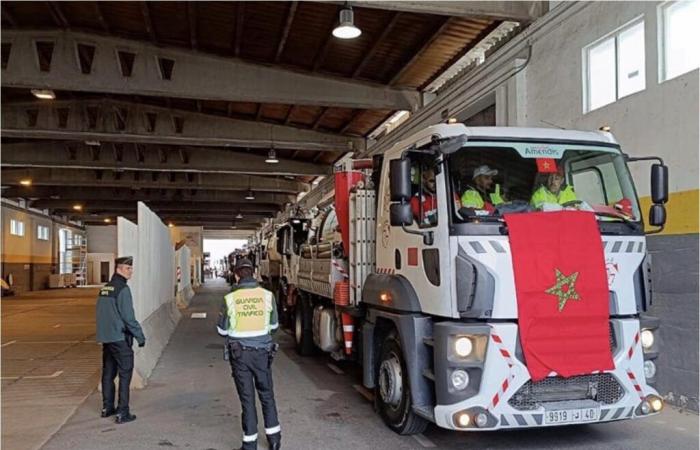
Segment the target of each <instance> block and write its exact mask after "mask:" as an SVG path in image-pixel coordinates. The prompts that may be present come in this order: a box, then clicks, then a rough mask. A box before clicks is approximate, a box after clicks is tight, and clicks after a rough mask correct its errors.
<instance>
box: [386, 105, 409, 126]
mask: <svg viewBox="0 0 700 450" xmlns="http://www.w3.org/2000/svg"><path fill="white" fill-rule="evenodd" d="M407 115H408V111H406V110H405V109H404V110H401V111H398V112H396V113H395V114H394V115H393V116H391V117H390V118H389V120H388V121H387V122H388V123H390V124H392V125H393V124H395V123H396V122H398V121H399V120H401V119H403V118H404V117H405V116H407Z"/></svg>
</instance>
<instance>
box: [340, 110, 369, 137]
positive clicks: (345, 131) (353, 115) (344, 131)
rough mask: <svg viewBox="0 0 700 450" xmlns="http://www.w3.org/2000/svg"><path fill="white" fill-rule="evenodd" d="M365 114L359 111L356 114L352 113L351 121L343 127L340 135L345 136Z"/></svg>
mask: <svg viewBox="0 0 700 450" xmlns="http://www.w3.org/2000/svg"><path fill="white" fill-rule="evenodd" d="M364 113H365V111H364V110H362V109H358V110H356V111H355V112H353V113H352V116H350V120H348V121H347V122H346V123H345V125H343V128H341V129H340V131H339V133H340V134H345V133H347V131H348V130H349V129H350V127H352V126H353V125H354V124H355V121H357V119H359V118H360V117H362V115H363V114H364Z"/></svg>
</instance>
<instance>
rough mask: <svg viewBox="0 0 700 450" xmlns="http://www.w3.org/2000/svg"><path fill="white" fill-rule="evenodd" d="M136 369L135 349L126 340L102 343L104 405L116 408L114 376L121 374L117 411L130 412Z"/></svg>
mask: <svg viewBox="0 0 700 450" xmlns="http://www.w3.org/2000/svg"><path fill="white" fill-rule="evenodd" d="M133 371H134V350H132V348H131V346H129V345H128V344H127V343H126V341H118V342H110V343H108V344H102V407H103V408H104V409H114V395H115V392H114V391H115V389H114V378H116V376H117V374H119V405H118V406H117V413H128V412H129V385H130V384H131V375H132V373H133Z"/></svg>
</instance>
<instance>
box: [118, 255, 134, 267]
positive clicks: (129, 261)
mask: <svg viewBox="0 0 700 450" xmlns="http://www.w3.org/2000/svg"><path fill="white" fill-rule="evenodd" d="M114 263H115V264H116V265H119V264H126V265H127V266H133V265H134V257H133V256H120V257H119V258H117V259H115V260H114Z"/></svg>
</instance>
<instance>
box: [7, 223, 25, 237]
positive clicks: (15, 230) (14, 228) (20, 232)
mask: <svg viewBox="0 0 700 450" xmlns="http://www.w3.org/2000/svg"><path fill="white" fill-rule="evenodd" d="M10 234H11V235H13V236H24V222H22V221H21V220H15V219H10Z"/></svg>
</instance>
